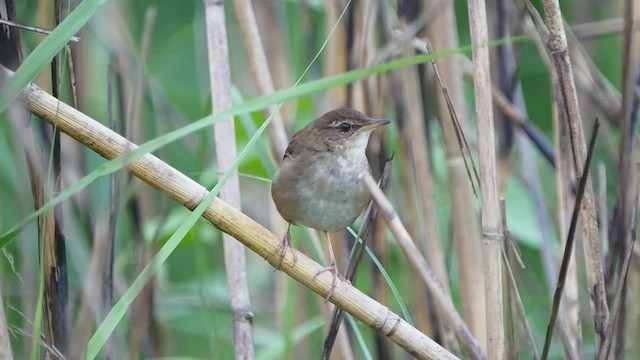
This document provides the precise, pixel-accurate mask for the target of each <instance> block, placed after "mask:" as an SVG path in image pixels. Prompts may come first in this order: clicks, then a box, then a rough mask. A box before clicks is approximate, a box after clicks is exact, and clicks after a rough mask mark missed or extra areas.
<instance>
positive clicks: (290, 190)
mask: <svg viewBox="0 0 640 360" xmlns="http://www.w3.org/2000/svg"><path fill="white" fill-rule="evenodd" d="M388 123H389V121H388V120H384V119H371V118H369V117H367V116H365V115H364V114H362V113H360V112H358V111H356V110H353V109H346V108H343V109H337V110H333V111H330V112H328V113H326V114H324V115H322V116H321V117H320V118H318V119H316V120H315V121H314V122H312V123H310V124H309V125H307V126H306V127H305V128H304V129H302V130H300V131H299V132H298V133H296V134H295V135H294V136H293V139H292V140H291V142H290V143H289V146H288V147H287V150H286V151H285V154H284V158H283V159H282V165H281V166H280V169H279V170H278V172H277V173H276V175H275V177H274V179H273V184H272V187H271V196H272V197H273V201H274V202H275V204H276V207H277V209H278V212H280V215H282V217H283V218H284V219H285V220H287V221H288V222H289V226H288V227H287V232H286V234H285V235H284V237H283V238H282V241H281V242H280V245H279V246H278V249H277V250H276V251H277V252H278V254H280V261H279V262H278V266H277V268H279V267H280V264H281V263H282V259H283V258H284V255H285V253H286V252H287V249H288V248H291V249H292V250H293V255H294V262H295V261H297V259H298V257H297V253H296V252H295V249H294V248H293V245H292V244H291V235H290V233H289V230H290V228H291V225H292V224H294V225H295V224H299V225H304V226H307V227H310V228H313V229H316V230H320V231H323V232H324V235H325V238H326V240H327V246H328V248H329V257H330V263H329V266H328V267H326V268H325V269H323V270H321V271H319V272H318V273H317V274H316V275H315V276H318V275H319V274H321V273H323V272H325V271H328V272H331V273H332V274H333V276H334V277H333V286H332V287H331V290H330V292H329V295H328V296H327V299H329V298H331V296H332V295H333V290H334V289H335V286H336V283H337V277H338V275H339V274H338V270H337V267H336V261H335V258H334V255H333V249H332V248H331V239H330V237H329V233H330V232H337V231H340V230H344V229H345V228H346V227H347V226H349V225H350V224H351V223H352V222H353V221H354V220H355V219H356V218H358V216H360V214H361V213H362V212H363V211H364V209H365V208H366V206H367V203H368V202H369V196H368V194H367V192H366V191H365V189H364V187H363V186H362V183H361V181H360V178H359V175H360V174H361V173H362V172H364V171H369V172H370V171H371V168H370V166H369V162H368V161H367V157H366V155H365V150H366V148H367V143H368V141H369V136H370V135H371V131H373V130H374V129H375V128H376V127H378V126H381V125H386V124H388Z"/></svg>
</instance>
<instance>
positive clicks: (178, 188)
mask: <svg viewBox="0 0 640 360" xmlns="http://www.w3.org/2000/svg"><path fill="white" fill-rule="evenodd" d="M0 72H2V73H3V74H2V75H4V76H11V75H12V74H13V73H12V72H11V71H9V70H7V69H6V68H4V67H0ZM20 97H21V99H22V101H23V102H24V104H25V107H26V108H27V110H28V111H30V112H32V113H33V114H35V115H37V116H39V117H40V118H41V119H43V120H44V121H46V122H48V123H50V124H57V125H58V128H59V129H60V131H62V132H64V133H66V134H67V135H69V136H70V137H72V138H74V139H75V140H77V141H79V142H81V143H82V144H84V145H85V146H87V147H88V148H90V149H92V150H93V151H95V152H96V153H98V154H100V155H101V156H103V157H105V158H106V159H115V158H119V157H122V156H124V155H126V154H127V153H129V152H130V151H131V150H133V149H136V148H137V146H136V145H135V144H133V143H131V142H130V141H128V140H127V139H125V138H124V137H122V136H120V135H118V134H116V133H115V132H113V131H111V130H109V129H108V128H107V127H106V126H104V125H102V124H100V123H99V122H97V121H95V120H93V119H91V118H90V117H88V116H87V115H85V114H83V113H82V112H80V111H78V110H77V109H74V108H72V107H70V106H69V105H67V104H65V103H63V102H60V101H58V100H57V99H55V98H53V97H52V96H51V95H49V94H47V93H46V92H45V91H44V90H42V89H40V88H39V87H38V86H36V85H33V84H30V85H29V86H27V87H26V88H25V90H24V91H23V92H22V93H21V96H20ZM127 168H128V170H129V171H130V172H131V173H132V174H133V175H134V176H136V177H138V178H140V179H141V180H142V181H144V182H146V183H147V184H149V185H150V186H152V187H154V188H156V189H158V190H159V191H161V192H162V193H163V194H165V195H166V196H167V197H169V198H170V199H172V200H174V201H176V202H177V203H179V204H181V205H183V206H184V207H186V208H188V209H190V210H193V209H195V208H196V206H198V204H199V203H200V201H201V200H202V199H204V198H205V197H206V195H207V194H208V191H207V189H206V188H204V187H203V186H202V185H200V184H198V183H196V182H195V181H194V180H192V179H190V178H189V177H187V176H186V175H184V174H182V173H181V172H179V171H177V170H176V169H174V168H172V167H171V166H169V165H168V164H166V163H164V162H163V161H161V160H160V159H158V158H157V157H155V156H154V155H151V154H146V155H144V156H142V157H140V158H139V159H137V160H135V161H131V162H130V163H128V165H127ZM203 217H204V218H205V219H207V220H208V221H209V222H210V223H211V224H212V225H214V226H215V227H217V228H218V229H220V230H221V231H223V232H225V233H227V234H229V235H231V236H233V237H234V238H236V239H237V240H238V241H239V242H241V243H243V244H244V245H245V246H247V247H248V248H249V249H251V250H252V251H254V252H255V253H257V254H258V255H259V256H261V257H263V258H264V259H265V260H267V261H268V262H269V263H270V264H271V265H272V266H275V264H277V263H278V261H279V260H280V256H279V255H278V254H277V253H276V249H277V247H278V245H279V243H280V239H279V238H278V237H276V236H275V235H274V234H272V233H271V232H269V231H268V230H267V229H265V228H264V227H262V226H261V225H260V224H258V223H256V222H255V221H253V220H252V219H251V218H249V217H248V216H246V215H245V214H243V213H242V212H240V211H238V210H236V209H235V208H234V207H232V206H230V205H229V204H227V203H226V202H224V201H223V200H221V199H219V198H215V199H214V200H213V201H212V202H211V204H209V206H208V208H207V210H205V212H204V214H203ZM321 269H323V266H322V265H320V264H318V263H316V262H315V261H313V260H311V259H309V258H308V257H307V256H305V255H304V254H298V261H297V263H296V264H295V266H294V264H293V254H292V253H291V252H289V253H287V254H286V256H285V258H284V259H283V261H282V264H281V266H280V270H281V271H283V272H285V273H287V274H289V275H290V276H291V277H293V278H294V279H296V280H297V281H298V282H300V283H301V284H303V285H304V286H306V287H307V288H309V289H310V290H312V291H313V292H315V293H317V294H318V295H320V296H321V297H323V298H325V297H326V296H327V294H328V293H329V290H330V289H331V287H332V283H333V277H332V276H331V275H330V274H326V276H324V275H321V276H318V277H316V278H314V276H315V275H316V274H317V273H318V271H319V270H321ZM330 301H331V302H332V303H333V304H335V305H336V306H339V307H341V308H342V309H344V310H345V311H346V312H348V313H349V314H351V315H353V316H354V317H355V318H357V319H358V320H360V321H362V322H363V323H364V324H365V325H367V326H369V327H371V328H372V329H374V330H375V331H378V332H380V333H382V334H384V335H385V336H387V337H388V338H389V339H390V340H391V341H393V342H395V343H396V344H398V345H399V346H400V347H402V348H403V349H405V350H406V351H407V352H409V353H410V354H411V355H412V356H415V357H417V358H419V359H456V357H455V356H454V355H453V354H451V353H450V352H448V351H447V350H446V349H444V348H442V347H441V346H440V345H438V344H437V343H436V342H434V341H433V340H432V339H430V338H428V337H427V336H425V335H424V334H422V333H420V332H419V331H418V330H416V329H415V328H414V327H412V326H410V325H409V324H407V322H406V321H404V320H402V319H401V318H400V317H399V316H398V315H396V314H395V313H393V312H392V311H391V310H389V309H388V308H387V307H385V306H383V305H382V304H380V303H378V302H377V301H375V300H373V299H371V298H370V297H368V296H367V295H365V294H364V293H362V292H361V291H359V290H358V289H356V288H354V287H353V286H352V285H351V284H349V283H347V282H345V281H340V280H339V281H338V283H337V284H336V288H335V290H334V295H333V297H332V298H331V299H330Z"/></svg>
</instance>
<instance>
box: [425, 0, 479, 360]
mask: <svg viewBox="0 0 640 360" xmlns="http://www.w3.org/2000/svg"><path fill="white" fill-rule="evenodd" d="M426 3H427V4H428V6H429V8H434V7H437V6H440V0H428V1H426ZM428 32H429V34H430V39H431V43H432V45H433V47H434V48H435V49H438V50H446V49H456V48H458V47H459V46H460V45H459V40H458V30H457V27H456V17H455V12H454V8H453V3H449V4H447V6H444V7H443V9H442V11H441V13H440V14H439V16H436V17H435V19H434V20H433V22H432V23H431V24H430V25H429V27H428ZM436 64H437V67H438V72H439V73H440V76H441V78H442V81H443V83H444V84H445V85H446V87H447V91H448V93H449V96H450V98H451V102H452V105H453V108H454V109H455V111H456V113H457V117H458V119H460V127H461V129H462V130H463V131H466V130H468V123H467V120H466V119H467V118H468V117H467V113H466V107H467V104H466V100H465V94H464V83H463V79H462V70H461V69H462V67H461V64H460V61H459V59H458V58H456V57H454V58H441V59H437V60H436ZM437 96H438V98H437V101H438V114H439V115H438V118H439V120H440V121H439V123H440V126H441V128H442V136H443V140H444V145H445V154H446V157H447V162H446V163H447V174H448V179H449V187H448V191H449V197H450V198H451V217H450V218H451V222H452V224H451V229H452V240H453V244H454V248H455V252H456V256H457V259H458V261H457V263H458V278H459V283H460V292H461V294H462V295H461V300H462V306H463V310H464V311H463V313H464V317H465V320H466V322H467V324H469V328H470V330H471V332H472V333H473V335H474V336H475V337H476V339H478V342H479V343H480V346H482V348H483V349H485V350H486V344H487V341H486V316H485V311H486V309H485V299H484V297H483V296H478V294H484V288H485V287H484V273H483V271H482V255H481V254H482V241H481V239H480V231H479V230H480V224H479V218H478V213H477V206H476V198H475V196H474V194H473V189H472V184H471V182H470V181H469V176H468V175H467V170H466V167H465V160H464V159H463V156H464V155H463V154H462V152H461V151H462V150H461V149H460V145H459V143H458V136H457V135H456V128H455V124H454V123H453V121H454V120H453V119H452V118H451V116H452V114H450V113H449V107H448V105H447V101H446V99H445V96H444V95H443V94H442V93H438V94H437Z"/></svg>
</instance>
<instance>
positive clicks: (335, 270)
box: [313, 231, 344, 301]
mask: <svg viewBox="0 0 640 360" xmlns="http://www.w3.org/2000/svg"><path fill="white" fill-rule="evenodd" d="M324 236H325V238H326V239H327V247H328V248H329V266H327V267H326V268H324V269H322V270H320V271H318V272H317V273H316V274H315V275H314V277H313V278H314V279H315V278H316V277H318V275H320V274H322V273H323V272H327V271H328V272H330V273H332V274H333V283H332V284H331V289H330V290H329V293H328V294H327V298H326V299H325V301H329V299H331V297H332V296H333V291H334V290H335V289H336V284H337V283H338V276H340V277H342V275H340V273H339V272H338V267H337V266H336V258H335V256H333V248H332V247H331V238H330V237H329V233H328V232H326V231H324ZM343 279H344V278H343Z"/></svg>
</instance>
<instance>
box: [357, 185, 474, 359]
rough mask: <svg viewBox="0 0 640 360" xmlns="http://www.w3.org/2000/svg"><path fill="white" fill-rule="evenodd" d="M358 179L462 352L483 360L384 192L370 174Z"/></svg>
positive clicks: (465, 326) (467, 330)
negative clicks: (453, 333) (428, 293)
mask: <svg viewBox="0 0 640 360" xmlns="http://www.w3.org/2000/svg"><path fill="white" fill-rule="evenodd" d="M360 177H361V180H362V183H363V184H364V187H365V189H367V191H368V192H369V194H370V195H371V198H372V199H373V202H374V203H375V204H376V206H377V207H378V211H379V212H380V214H381V215H382V218H383V220H384V222H385V224H387V227H389V230H391V233H392V234H393V235H394V236H395V238H396V240H397V241H398V244H399V245H400V248H401V249H402V251H403V252H404V254H405V256H406V257H407V259H408V260H409V263H410V264H411V266H413V268H414V269H415V270H416V271H417V272H418V274H419V275H420V277H422V280H423V281H424V283H425V285H427V288H428V289H429V291H430V293H431V296H432V297H433V299H434V301H435V303H436V304H437V306H438V308H439V310H440V311H441V312H442V313H443V314H444V317H445V318H446V319H447V320H448V325H449V326H450V327H451V328H452V329H453V331H454V332H455V334H456V336H457V338H458V340H459V341H460V343H461V344H462V346H463V347H464V349H465V350H466V351H467V352H468V353H469V356H470V357H471V358H472V359H486V355H485V354H484V351H483V350H482V348H481V347H480V344H478V341H477V340H476V339H475V338H474V337H473V335H472V334H471V332H470V331H469V329H468V328H467V325H466V324H465V323H464V321H462V318H461V317H460V314H458V312H457V311H456V309H455V307H454V305H453V302H452V300H451V298H450V297H449V295H447V293H446V292H445V290H444V288H443V286H442V284H440V282H439V281H438V279H437V278H436V277H435V275H434V274H433V272H432V271H431V269H430V268H429V265H428V264H427V261H426V260H425V258H424V257H423V256H422V253H421V252H420V250H419V249H418V247H417V246H416V244H415V242H414V241H413V239H412V238H411V236H410V235H409V233H408V232H407V229H406V228H405V227H404V225H403V224H402V222H401V221H400V218H399V217H398V215H397V214H396V212H395V211H394V209H393V206H392V205H391V202H389V200H388V199H387V198H386V197H385V196H384V193H383V192H382V190H380V188H378V186H377V184H376V182H375V180H374V179H373V177H372V176H371V175H370V174H367V173H362V174H361V175H360Z"/></svg>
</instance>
